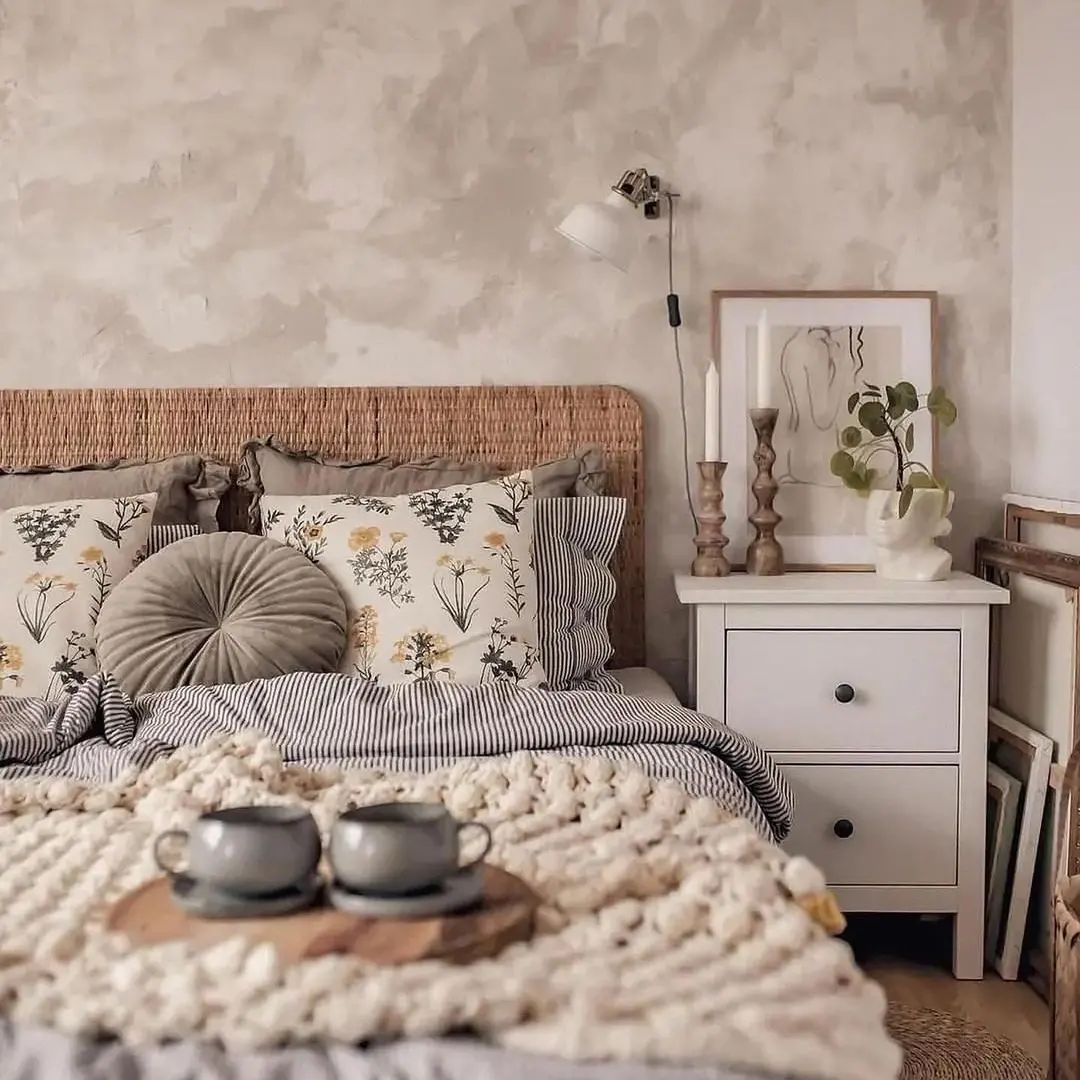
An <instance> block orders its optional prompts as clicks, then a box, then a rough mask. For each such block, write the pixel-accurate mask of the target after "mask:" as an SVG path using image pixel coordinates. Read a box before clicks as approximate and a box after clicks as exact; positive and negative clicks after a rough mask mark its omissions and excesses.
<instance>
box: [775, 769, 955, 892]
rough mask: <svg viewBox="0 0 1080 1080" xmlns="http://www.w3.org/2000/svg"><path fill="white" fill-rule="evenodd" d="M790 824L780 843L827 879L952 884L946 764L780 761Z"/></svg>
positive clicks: (951, 806)
mask: <svg viewBox="0 0 1080 1080" xmlns="http://www.w3.org/2000/svg"><path fill="white" fill-rule="evenodd" d="M784 775H785V776H786V777H787V779H788V782H789V783H790V784H791V787H792V790H793V791H794V793H795V826H794V828H793V829H792V831H791V835H790V836H789V837H788V838H787V840H786V841H785V842H784V849H785V850H786V851H789V852H792V853H794V854H799V855H805V856H806V857H807V858H809V859H811V860H812V861H813V862H815V863H817V865H818V866H819V867H821V869H822V871H823V872H824V874H825V877H826V878H827V879H828V882H829V884H830V885H954V884H956V840H957V799H958V790H959V788H958V785H959V770H958V769H957V768H956V767H955V766H952V765H785V766H784Z"/></svg>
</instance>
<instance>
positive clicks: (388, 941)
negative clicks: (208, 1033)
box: [106, 866, 539, 965]
mask: <svg viewBox="0 0 1080 1080" xmlns="http://www.w3.org/2000/svg"><path fill="white" fill-rule="evenodd" d="M538 906H539V900H538V898H537V896H536V894H535V893H534V892H533V891H532V890H531V889H530V888H529V887H528V886H527V885H526V884H525V883H524V882H523V881H522V880H521V879H520V878H517V877H514V875H513V874H509V873H507V872H506V871H505V870H500V869H499V868H498V867H496V866H486V867H485V868H484V899H483V901H482V903H481V904H480V906H479V907H475V908H471V909H469V910H467V911H460V912H457V913H455V914H452V915H439V916H436V917H434V918H429V919H373V918H365V917H363V916H359V915H350V914H348V913H346V912H344V911H338V910H337V909H336V908H332V907H330V905H329V904H328V903H327V902H326V901H325V899H320V900H319V901H318V902H317V903H316V905H315V906H314V907H311V908H308V909H307V910H306V911H298V912H295V913H294V914H292V915H279V916H277V917H275V918H267V919H199V918H196V917H195V916H193V915H188V914H187V913H186V912H185V911H184V910H183V909H182V908H181V907H180V906H179V905H178V904H176V903H175V902H174V901H173V898H172V891H171V889H170V886H169V879H168V878H165V877H160V878H155V879H154V880H153V881H149V882H147V883H146V884H145V885H143V886H141V887H140V888H138V889H135V890H134V891H133V892H130V893H128V894H127V895H126V896H122V897H121V898H120V899H119V900H117V901H116V903H115V904H113V906H112V908H111V909H110V911H109V914H108V916H107V919H106V926H107V927H108V928H109V929H110V930H116V931H119V932H120V933H122V934H125V935H126V936H127V937H128V938H129V939H130V940H131V941H132V942H134V943H135V944H137V945H160V944H162V943H164V942H167V941H188V942H190V943H191V944H192V945H194V946H196V947H198V948H205V947H206V946H209V945H215V944H217V943H218V942H220V941H224V940H226V939H227V938H231V937H235V936H237V935H242V936H243V937H246V938H248V939H250V940H251V941H252V942H256V943H261V942H269V943H270V944H271V945H273V946H274V947H275V948H276V949H277V952H278V956H279V957H280V958H281V960H282V962H283V963H293V962H295V961H297V960H310V959H313V958H314V957H316V956H325V955H326V954H327V953H348V954H350V955H352V956H358V957H361V958H362V959H364V960H368V961H370V962H371V963H374V964H385V965H393V964H408V963H412V962H413V961H416V960H434V959H438V960H448V961H451V962H452V963H457V964H465V963H469V962H470V961H472V960H480V959H483V958H484V957H488V956H494V955H495V954H496V953H497V952H499V951H501V950H502V949H504V948H505V947H506V946H507V945H510V944H512V943H513V942H515V941H525V940H526V939H528V938H530V937H532V933H533V925H534V922H535V916H536V909H537V907H538Z"/></svg>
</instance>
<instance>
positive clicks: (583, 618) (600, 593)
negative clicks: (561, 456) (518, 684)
mask: <svg viewBox="0 0 1080 1080" xmlns="http://www.w3.org/2000/svg"><path fill="white" fill-rule="evenodd" d="M535 513H536V518H535V523H534V533H533V561H534V563H535V565H536V578H537V591H538V594H539V595H538V601H539V606H538V621H539V635H538V638H539V647H540V662H541V666H542V667H543V669H544V671H545V672H546V673H547V678H548V688H549V689H551V690H606V691H608V692H610V693H614V694H619V693H622V688H621V687H620V686H619V683H618V682H617V680H616V679H615V678H614V676H612V675H610V674H609V673H608V672H607V671H606V670H605V668H606V665H607V662H608V661H609V660H610V659H611V657H612V654H613V653H614V651H615V650H614V647H613V646H612V644H611V638H610V637H609V636H608V628H607V620H608V611H609V610H610V608H611V604H612V601H613V600H614V599H615V575H614V574H612V572H611V570H610V569H609V566H608V564H609V563H610V562H611V558H612V556H613V555H614V554H615V548H616V546H617V545H618V543H619V534H620V533H621V532H622V527H623V522H624V521H625V519H626V500H625V499H615V498H608V497H603V496H590V497H588V498H565V499H537V500H536V511H535Z"/></svg>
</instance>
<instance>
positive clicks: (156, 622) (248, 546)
mask: <svg viewBox="0 0 1080 1080" xmlns="http://www.w3.org/2000/svg"><path fill="white" fill-rule="evenodd" d="M346 621H347V620H346V615H345V602H344V601H343V600H342V598H341V595H340V593H339V592H338V591H337V588H336V587H335V586H334V584H333V582H331V580H330V579H329V578H328V577H327V576H326V574H324V573H323V572H322V571H321V570H320V569H319V568H318V567H317V566H315V565H314V564H313V563H312V562H310V561H309V560H308V559H307V558H306V557H305V556H304V555H301V554H300V552H298V551H296V550H294V549H293V548H290V547H286V546H285V545H284V544H279V543H278V542H277V541H276V540H267V539H265V538H264V537H261V536H251V535H249V534H248V533H235V532H222V533H212V534H210V535H207V536H193V537H190V538H188V539H186V540H178V541H176V542H175V543H172V544H169V546H168V547H166V548H164V549H163V550H161V551H160V552H158V553H157V554H156V555H153V556H152V557H150V558H149V559H147V560H146V562H144V563H143V564H142V565H141V566H138V567H136V568H135V569H134V570H133V571H132V572H131V573H130V574H128V576H127V577H125V578H124V579H123V580H122V581H121V582H120V583H119V584H118V585H117V586H116V588H115V589H113V591H112V593H111V594H110V595H109V598H108V599H107V600H106V601H105V603H104V604H103V605H102V608H101V614H100V616H99V617H98V623H97V652H98V659H99V661H100V664H101V669H102V670H103V671H106V672H109V673H110V674H112V675H114V676H115V677H116V679H117V680H118V681H119V683H120V685H121V686H122V687H123V688H124V689H125V690H126V691H127V692H128V693H129V694H131V695H132V696H135V695H137V694H149V693H153V692H154V691H157V690H170V689H172V688H173V687H174V686H191V685H202V686H206V685H212V684H215V683H240V682H248V681H249V680H251V679H263V678H270V677H272V676H274V675H284V674H287V673H288V672H292V671H334V670H336V668H337V664H338V661H339V660H340V659H341V654H342V653H343V652H344V651H345V627H346Z"/></svg>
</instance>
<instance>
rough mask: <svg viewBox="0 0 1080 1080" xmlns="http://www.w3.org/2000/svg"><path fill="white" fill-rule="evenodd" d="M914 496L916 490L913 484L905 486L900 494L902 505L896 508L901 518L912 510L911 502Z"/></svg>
mask: <svg viewBox="0 0 1080 1080" xmlns="http://www.w3.org/2000/svg"><path fill="white" fill-rule="evenodd" d="M914 495H915V489H914V488H913V487H912V486H911V484H905V485H904V490H903V491H901V492H900V503H899V505H898V506H897V508H896V511H897V515H898V516H899V517H903V516H904V515H905V514H906V513H907V512H908V510H909V509H910V508H911V500H912V497H913V496H914Z"/></svg>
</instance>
